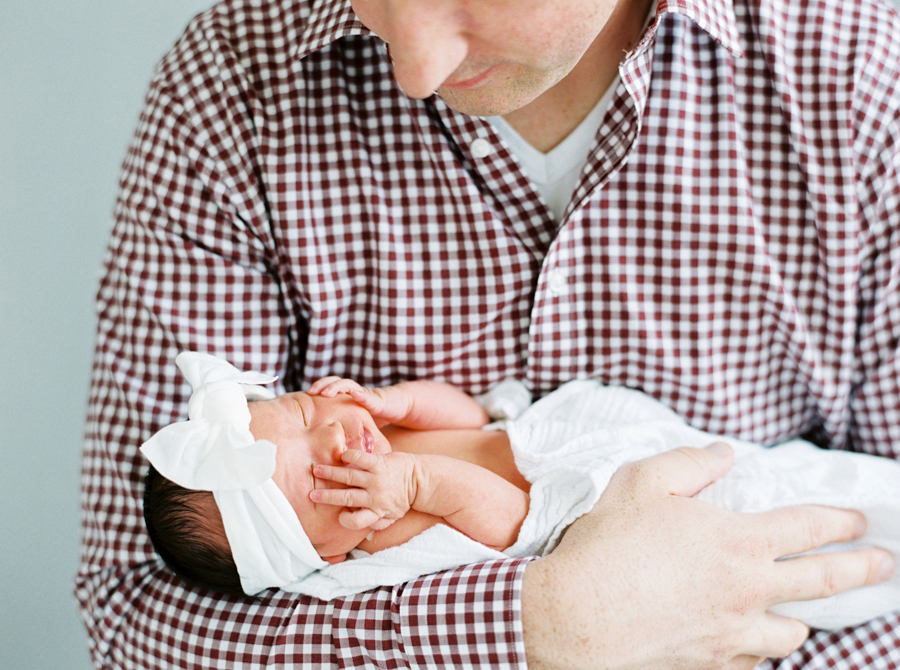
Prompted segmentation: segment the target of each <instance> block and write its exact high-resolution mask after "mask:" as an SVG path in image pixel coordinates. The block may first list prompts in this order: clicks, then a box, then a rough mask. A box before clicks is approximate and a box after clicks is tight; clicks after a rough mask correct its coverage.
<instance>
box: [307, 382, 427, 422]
mask: <svg viewBox="0 0 900 670" xmlns="http://www.w3.org/2000/svg"><path fill="white" fill-rule="evenodd" d="M307 393H309V395H318V396H322V397H323V398H334V397H335V396H336V395H338V394H341V393H345V394H347V395H349V396H350V397H351V398H353V400H354V401H355V402H357V403H359V404H360V405H362V406H363V407H365V408H366V409H367V410H368V411H369V414H371V415H372V418H373V419H375V421H376V422H377V423H378V425H379V426H384V425H387V424H389V423H402V422H403V421H404V420H405V419H406V418H407V417H408V416H409V414H410V412H411V411H412V408H413V404H414V398H413V397H412V394H411V393H409V387H408V385H407V384H397V385H394V386H382V387H380V388H368V387H365V386H361V385H360V384H358V383H357V382H355V381H353V380H352V379H344V378H342V377H336V376H331V377H323V378H322V379H317V380H316V381H315V382H314V383H313V385H312V386H310V387H309V391H307Z"/></svg>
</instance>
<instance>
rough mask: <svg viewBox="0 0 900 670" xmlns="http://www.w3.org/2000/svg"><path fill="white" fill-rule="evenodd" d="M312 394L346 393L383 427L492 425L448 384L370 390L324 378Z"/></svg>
mask: <svg viewBox="0 0 900 670" xmlns="http://www.w3.org/2000/svg"><path fill="white" fill-rule="evenodd" d="M308 393H309V394H310V395H320V396H322V397H323V398H333V397H335V396H336V395H338V394H339V393H346V394H347V395H349V396H350V397H351V398H353V400H355V401H356V402H358V403H359V404H360V405H362V406H363V407H365V408H366V409H367V410H369V413H371V415H372V417H373V418H374V419H375V420H376V421H378V422H379V424H380V425H387V424H393V425H395V426H399V427H401V428H409V429H411V430H439V429H444V428H481V427H482V426H484V425H485V424H487V423H488V422H489V421H490V418H489V417H488V415H487V413H486V412H485V411H484V409H483V408H482V407H481V405H479V404H478V403H477V402H476V401H475V400H474V399H473V398H472V397H471V396H469V395H467V394H466V393H464V392H463V391H461V390H460V389H458V388H457V387H455V386H453V385H451V384H446V383H444V382H436V381H429V380H418V381H411V382H400V383H399V384H394V385H392V386H383V387H380V388H366V387H364V386H360V385H359V384H358V383H356V382H355V381H353V380H351V379H343V378H341V377H324V378H323V379H319V380H318V381H316V382H315V383H314V384H313V385H312V386H311V387H310V389H309V391H308Z"/></svg>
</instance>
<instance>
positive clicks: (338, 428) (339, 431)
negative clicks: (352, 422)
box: [329, 422, 347, 463]
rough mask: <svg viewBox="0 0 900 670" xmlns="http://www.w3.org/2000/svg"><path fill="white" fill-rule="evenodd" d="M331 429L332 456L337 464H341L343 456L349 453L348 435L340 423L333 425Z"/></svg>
mask: <svg viewBox="0 0 900 670" xmlns="http://www.w3.org/2000/svg"><path fill="white" fill-rule="evenodd" d="M329 429H330V432H331V433H332V436H331V440H330V443H331V444H330V449H331V454H330V456H331V458H332V459H333V460H334V462H335V463H340V462H341V454H343V453H344V452H345V451H347V435H346V434H345V433H344V427H343V426H342V425H341V424H340V423H338V422H334V423H333V424H331V425H330V426H329Z"/></svg>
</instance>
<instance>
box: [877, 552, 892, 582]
mask: <svg viewBox="0 0 900 670" xmlns="http://www.w3.org/2000/svg"><path fill="white" fill-rule="evenodd" d="M893 575H894V557H893V556H891V555H890V554H888V555H887V556H885V557H884V560H883V561H881V569H880V570H879V571H878V581H879V582H886V581H887V580H889V579H890V578H891V577H892V576H893Z"/></svg>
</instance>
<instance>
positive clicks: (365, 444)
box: [361, 427, 375, 454]
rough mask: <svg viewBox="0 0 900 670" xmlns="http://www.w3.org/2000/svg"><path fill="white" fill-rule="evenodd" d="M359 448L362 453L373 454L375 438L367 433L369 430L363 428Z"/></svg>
mask: <svg viewBox="0 0 900 670" xmlns="http://www.w3.org/2000/svg"><path fill="white" fill-rule="evenodd" d="M361 446H362V449H363V451H365V452H366V453H367V454H374V453H375V438H374V437H373V435H372V433H370V432H369V429H368V428H366V427H363V429H362V445H361Z"/></svg>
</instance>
